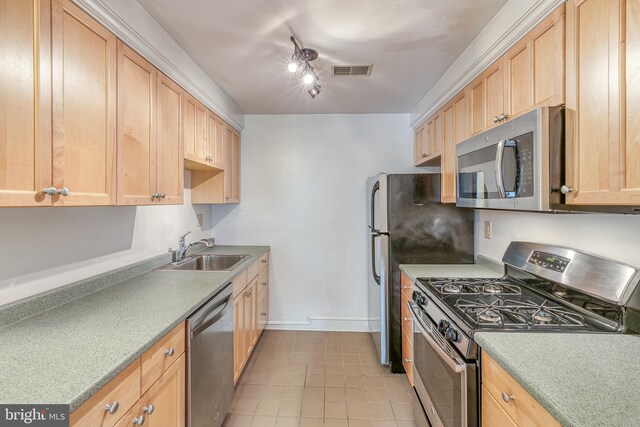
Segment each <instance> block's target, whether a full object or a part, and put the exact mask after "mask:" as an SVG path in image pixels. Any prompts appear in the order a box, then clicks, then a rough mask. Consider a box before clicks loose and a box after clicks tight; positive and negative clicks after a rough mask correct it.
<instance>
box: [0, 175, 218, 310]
mask: <svg viewBox="0 0 640 427" xmlns="http://www.w3.org/2000/svg"><path fill="white" fill-rule="evenodd" d="M185 187H187V188H190V187H191V174H190V173H189V172H188V171H186V172H185ZM190 200H191V191H190V190H188V189H185V197H184V204H183V205H179V206H140V207H134V206H131V207H128V206H126V207H120V206H118V207H91V208H77V207H73V208H24V209H9V208H4V209H0V236H2V237H1V241H0V305H2V304H4V303H7V302H10V301H14V300H17V299H20V298H24V297H27V296H29V295H33V294H36V293H39V292H43V291H46V290H49V289H53V288H56V287H59V286H62V285H66V284H68V283H72V282H74V281H77V280H80V279H84V278H86V277H90V276H94V275H96V274H99V273H103V272H105V271H108V270H113V269H115V268H118V267H121V266H124V265H127V264H131V263H133V262H136V261H139V260H142V259H146V258H150V257H152V256H154V255H158V254H161V253H163V252H166V251H167V250H168V248H169V247H170V246H171V247H173V248H176V247H177V242H178V236H179V235H181V234H184V233H185V232H186V231H189V230H191V231H193V233H192V235H190V236H189V237H188V239H190V240H188V241H191V239H192V240H198V239H201V238H205V237H210V236H211V209H210V208H209V206H208V205H201V206H192V205H191V204H190ZM197 213H202V214H203V227H201V228H199V227H198V226H197V220H196V214H197Z"/></svg>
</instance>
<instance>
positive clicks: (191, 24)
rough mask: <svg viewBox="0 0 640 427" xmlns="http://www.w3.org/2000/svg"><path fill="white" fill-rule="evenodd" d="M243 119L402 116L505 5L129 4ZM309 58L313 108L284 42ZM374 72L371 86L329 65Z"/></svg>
mask: <svg viewBox="0 0 640 427" xmlns="http://www.w3.org/2000/svg"><path fill="white" fill-rule="evenodd" d="M138 1H139V2H140V4H141V5H142V6H143V7H144V8H145V9H146V10H147V11H148V12H149V13H150V14H151V15H153V17H154V18H155V19H156V20H157V21H158V22H159V23H160V25H162V27H163V28H165V29H166V30H167V31H168V32H169V34H171V36H172V37H173V38H174V39H175V40H176V41H177V42H178V43H179V44H180V45H181V46H182V48H183V49H185V51H186V52H187V53H188V54H189V55H190V56H191V57H192V58H193V59H194V60H195V61H196V62H197V63H198V65H200V67H202V68H203V69H204V71H205V72H207V73H208V74H209V76H210V77H211V78H212V79H213V80H214V81H215V82H216V83H217V84H218V85H219V86H220V87H221V88H222V89H223V90H224V91H225V92H226V93H227V94H228V95H229V96H230V97H231V98H232V99H233V100H234V101H235V102H237V103H238V105H239V106H240V108H242V109H243V110H244V112H245V113H246V114H286V113H407V112H409V111H410V110H411V109H412V108H413V107H414V106H415V105H416V104H417V103H418V101H420V99H421V98H422V97H423V96H424V94H425V93H426V92H427V91H428V90H429V88H430V87H431V86H432V85H433V84H434V83H435V82H436V81H437V80H438V78H439V77H440V76H441V75H442V74H443V73H444V72H445V70H446V69H447V68H448V67H449V66H450V65H451V63H452V62H453V61H454V60H455V59H456V58H457V57H458V55H460V53H462V51H463V50H464V49H465V47H466V46H467V45H468V44H469V43H470V42H471V41H472V40H473V39H474V38H475V36H476V35H477V34H478V33H479V32H480V30H482V28H484V26H485V25H486V24H487V23H488V22H489V21H490V20H491V18H492V17H493V16H494V15H495V14H496V12H497V11H498V10H500V8H501V7H502V6H503V5H504V4H505V3H506V0H447V1H443V0H242V1H229V0H182V1H175V0H138ZM291 35H295V36H296V37H297V38H298V40H299V41H300V42H301V43H302V44H303V45H304V46H306V47H310V48H314V49H317V50H318V51H319V53H320V57H319V58H318V59H317V60H316V61H314V62H313V66H314V68H315V69H316V72H317V73H318V75H319V77H320V82H319V83H320V84H321V85H322V92H321V93H320V95H318V96H317V97H316V98H315V99H312V98H311V97H310V96H309V95H308V94H307V92H306V90H305V89H304V87H302V84H301V83H299V82H298V80H297V79H296V78H295V77H294V76H293V75H292V74H290V73H288V72H287V70H286V64H287V62H288V60H289V58H290V57H291V54H292V52H293V45H292V44H291V42H290V41H289V37H290V36H291ZM371 63H372V64H373V71H372V73H371V76H370V77H362V76H354V77H342V76H341V77H331V65H332V64H338V65H345V64H346V65H350V64H371Z"/></svg>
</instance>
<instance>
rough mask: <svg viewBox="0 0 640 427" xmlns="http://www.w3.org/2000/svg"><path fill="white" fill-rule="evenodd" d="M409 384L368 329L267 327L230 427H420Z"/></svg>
mask: <svg viewBox="0 0 640 427" xmlns="http://www.w3.org/2000/svg"><path fill="white" fill-rule="evenodd" d="M409 387H410V385H409V382H408V380H407V377H406V375H404V374H400V375H398V374H391V373H389V372H388V369H386V368H383V367H380V366H379V364H378V362H377V359H376V356H375V350H374V348H373V343H372V342H371V337H370V335H369V334H366V333H350V332H297V331H264V333H263V336H262V338H261V339H260V341H259V343H258V346H257V348H256V350H255V351H254V354H253V356H252V357H251V359H250V360H249V362H248V365H247V367H246V368H245V372H244V374H243V375H242V377H241V378H240V381H239V384H238V386H237V387H236V393H235V398H234V400H233V404H232V407H231V411H230V416H229V418H228V419H227V424H226V427H323V426H326V427H414V426H415V424H414V421H413V409H412V407H411V398H410V395H409V390H410V388H409Z"/></svg>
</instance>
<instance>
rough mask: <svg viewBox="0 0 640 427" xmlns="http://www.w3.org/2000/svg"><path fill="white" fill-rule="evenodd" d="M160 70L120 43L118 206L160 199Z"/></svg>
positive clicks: (152, 201)
mask: <svg viewBox="0 0 640 427" xmlns="http://www.w3.org/2000/svg"><path fill="white" fill-rule="evenodd" d="M155 123H156V69H155V67H154V66H153V65H151V64H150V63H149V62H147V61H145V60H144V59H143V58H142V57H141V56H140V55H138V54H137V53H135V52H134V51H133V50H131V49H130V48H129V47H128V46H126V45H125V44H124V43H122V42H120V41H119V42H118V148H117V153H118V155H117V157H118V162H117V167H118V180H117V181H118V204H119V205H151V204H154V203H155V201H156V198H155V197H153V194H155V193H156V127H155Z"/></svg>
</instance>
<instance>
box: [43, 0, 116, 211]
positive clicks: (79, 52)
mask: <svg viewBox="0 0 640 427" xmlns="http://www.w3.org/2000/svg"><path fill="white" fill-rule="evenodd" d="M51 33H52V88H53V185H54V186H55V187H56V188H63V187H66V188H68V189H69V191H70V195H68V196H62V197H58V198H57V200H54V204H55V205H64V206H80V205H113V204H115V201H116V165H115V148H116V106H117V105H116V62H117V60H116V56H117V55H116V37H115V36H114V35H113V34H111V33H110V32H109V31H108V30H107V29H106V28H104V27H103V26H101V25H100V24H99V23H98V22H96V21H95V20H94V19H93V18H91V17H90V16H89V15H87V14H86V13H84V12H83V11H82V10H80V8H78V7H77V6H75V5H74V4H73V3H72V2H71V1H70V0H53V4H52V32H51Z"/></svg>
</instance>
